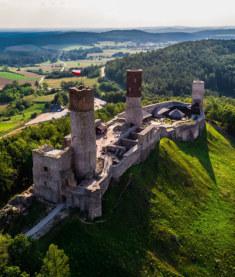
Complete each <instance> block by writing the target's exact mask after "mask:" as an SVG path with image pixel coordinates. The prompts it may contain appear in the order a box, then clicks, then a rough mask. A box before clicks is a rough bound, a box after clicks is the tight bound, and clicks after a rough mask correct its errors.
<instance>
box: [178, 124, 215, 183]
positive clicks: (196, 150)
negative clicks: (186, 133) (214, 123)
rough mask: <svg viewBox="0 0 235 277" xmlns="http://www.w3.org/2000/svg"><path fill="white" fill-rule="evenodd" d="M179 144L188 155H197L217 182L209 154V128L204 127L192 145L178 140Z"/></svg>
mask: <svg viewBox="0 0 235 277" xmlns="http://www.w3.org/2000/svg"><path fill="white" fill-rule="evenodd" d="M192 144H193V147H192ZM177 145H178V147H179V148H180V149H181V150H182V151H183V152H184V153H186V154H187V155H190V156H192V157H196V158H197V159H198V161H199V162H200V164H201V165H202V166H203V167H204V168H205V170H206V171H207V173H208V175H209V176H210V178H211V179H212V180H213V182H214V183H215V184H216V178H215V173H214V169H213V166H212V163H211V160H210V155H209V147H208V132H207V128H205V129H204V131H203V132H202V134H201V135H200V137H199V138H198V139H197V140H195V141H193V142H190V147H189V143H183V142H178V143H177Z"/></svg>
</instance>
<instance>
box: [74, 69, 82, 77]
mask: <svg viewBox="0 0 235 277" xmlns="http://www.w3.org/2000/svg"><path fill="white" fill-rule="evenodd" d="M81 73H82V71H81V70H80V69H74V70H72V74H73V75H74V76H81Z"/></svg>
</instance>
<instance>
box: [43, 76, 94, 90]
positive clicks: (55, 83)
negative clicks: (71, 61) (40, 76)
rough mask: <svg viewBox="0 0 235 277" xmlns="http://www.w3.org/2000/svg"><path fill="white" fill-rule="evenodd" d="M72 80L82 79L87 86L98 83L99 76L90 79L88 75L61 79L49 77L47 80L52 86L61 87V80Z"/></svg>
mask: <svg viewBox="0 0 235 277" xmlns="http://www.w3.org/2000/svg"><path fill="white" fill-rule="evenodd" d="M71 81H73V82H74V81H81V82H83V83H84V84H85V85H86V86H91V87H92V86H94V85H95V84H96V83H97V78H94V79H88V78H86V77H81V78H79V79H78V78H75V77H71V78H61V79H47V80H46V81H45V82H46V83H47V84H48V86H49V87H50V88H59V87H60V85H61V82H71Z"/></svg>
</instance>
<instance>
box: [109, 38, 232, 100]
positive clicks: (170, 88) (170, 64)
mask: <svg viewBox="0 0 235 277" xmlns="http://www.w3.org/2000/svg"><path fill="white" fill-rule="evenodd" d="M128 68H142V69H143V71H144V92H145V94H154V95H165V96H167V95H168V96H184V95H190V93H191V84H192V81H193V80H194V79H201V80H204V81H205V84H206V89H207V90H210V92H211V94H214V95H216V94H217V95H225V96H230V97H235V40H227V41H225V40H205V41H194V42H184V43H180V44H176V45H172V46H169V47H167V48H165V49H161V50H156V51H152V52H148V53H140V54H136V55H131V56H128V57H125V58H123V59H117V60H115V61H110V62H108V64H107V66H106V74H107V77H108V78H109V79H110V80H112V81H116V82H117V83H118V84H120V85H121V86H122V87H124V86H125V78H126V76H125V74H126V73H125V71H126V69H128Z"/></svg>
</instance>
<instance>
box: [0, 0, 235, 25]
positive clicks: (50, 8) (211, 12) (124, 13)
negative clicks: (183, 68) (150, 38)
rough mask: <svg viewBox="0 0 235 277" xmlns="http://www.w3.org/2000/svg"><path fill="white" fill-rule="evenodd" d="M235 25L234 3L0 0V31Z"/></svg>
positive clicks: (204, 0)
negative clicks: (4, 29) (9, 29)
mask: <svg viewBox="0 0 235 277" xmlns="http://www.w3.org/2000/svg"><path fill="white" fill-rule="evenodd" d="M176 25H177V26H235V0H223V1H221V0H214V1H213V0H197V1H193V0H144V1H140V0H118V1H117V0H0V28H41V27H42V28H96V27H97V28H102V27H116V28H124V27H127V28H130V27H131V28H132V27H147V26H176Z"/></svg>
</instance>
